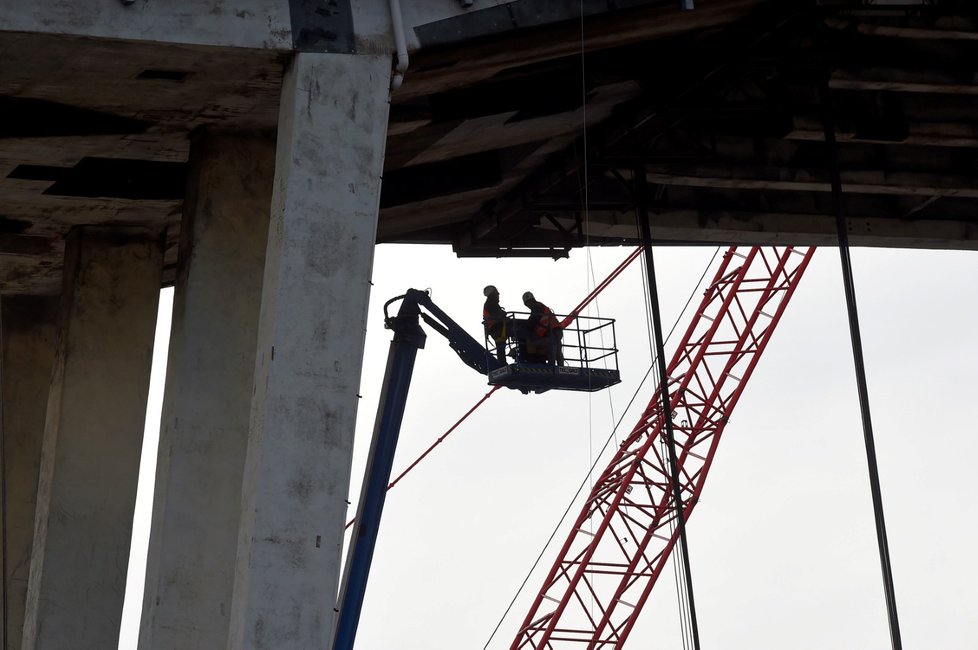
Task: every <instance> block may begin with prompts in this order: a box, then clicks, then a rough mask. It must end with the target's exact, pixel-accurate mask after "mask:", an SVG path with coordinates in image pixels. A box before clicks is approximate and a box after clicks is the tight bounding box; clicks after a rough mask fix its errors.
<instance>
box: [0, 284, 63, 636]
mask: <svg viewBox="0 0 978 650" xmlns="http://www.w3.org/2000/svg"><path fill="white" fill-rule="evenodd" d="M57 316H58V299H57V298H56V297H47V296H43V297H33V296H30V297H28V296H3V297H0V322H2V325H0V326H2V328H3V329H2V332H3V333H2V343H3V348H2V355H3V356H2V360H0V364H2V365H0V383H2V385H3V394H2V395H3V425H2V426H3V471H4V477H3V480H4V482H5V488H6V500H5V501H4V504H3V508H4V509H3V526H4V532H5V544H6V546H5V547H4V552H5V553H6V567H5V568H6V572H5V574H4V582H5V584H6V586H7V588H6V591H5V595H6V602H4V603H3V608H4V609H3V611H4V612H6V620H5V621H4V625H3V626H2V630H0V639H2V642H0V647H3V648H5V649H6V650H19V648H20V642H21V637H22V634H23V627H24V604H25V601H26V599H27V576H28V574H29V573H30V567H31V545H32V540H33V538H34V504H35V502H36V499H37V473H38V469H39V468H40V465H41V440H42V438H43V434H44V413H45V411H46V409H47V402H48V387H49V386H50V383H51V367H52V365H53V363H54V349H55V342H56V340H57Z"/></svg>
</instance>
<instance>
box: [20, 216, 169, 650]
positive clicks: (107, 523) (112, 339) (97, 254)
mask: <svg viewBox="0 0 978 650" xmlns="http://www.w3.org/2000/svg"><path fill="white" fill-rule="evenodd" d="M160 243H161V242H160V240H159V238H158V237H151V236H147V235H146V234H145V233H139V232H134V231H131V230H129V229H127V230H120V229H109V228H79V229H76V230H74V231H72V233H71V234H70V235H69V237H68V241H67V246H66V251H65V268H64V278H65V279H64V285H63V290H62V295H61V308H60V312H61V314H60V323H59V332H58V346H57V352H56V354H55V359H54V369H53V372H52V379H51V388H50V394H49V397H48V406H47V417H46V420H45V427H44V441H43V446H42V452H41V468H40V474H39V478H38V492H37V515H36V517H35V525H34V548H33V551H32V554H31V571H30V582H29V584H28V589H27V609H26V614H25V623H24V641H23V647H24V648H25V650H33V649H35V648H43V649H44V650H49V649H55V650H61V649H68V648H78V649H81V648H91V649H96V648H97V649H99V650H104V649H106V648H115V647H116V646H117V645H118V643H119V624H120V620H121V617H122V604H123V598H124V595H125V588H126V570H127V567H128V563H129V543H130V536H131V533H132V517H133V507H134V504H135V501H136V483H137V479H138V475H139V455H140V447H141V445H142V437H143V436H142V432H143V424H144V420H145V417H146V394H147V390H148V389H149V373H150V367H151V365H152V354H153V338H154V334H155V328H156V310H157V305H158V304H159V291H160V272H161V266H162V247H161V245H160Z"/></svg>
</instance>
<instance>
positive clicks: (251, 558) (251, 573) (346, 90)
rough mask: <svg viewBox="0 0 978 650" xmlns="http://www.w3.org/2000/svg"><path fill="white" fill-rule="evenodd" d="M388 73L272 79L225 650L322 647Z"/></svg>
mask: <svg viewBox="0 0 978 650" xmlns="http://www.w3.org/2000/svg"><path fill="white" fill-rule="evenodd" d="M390 70H391V61H390V57H389V56H352V55H340V54H298V55H297V56H296V57H295V58H294V59H293V61H292V64H291V65H290V68H289V70H288V71H287V73H286V76H285V81H284V84H283V93H282V102H281V109H280V117H279V131H278V144H277V152H276V168H275V189H274V193H273V198H272V215H271V216H272V223H271V228H270V229H269V236H268V249H267V253H266V258H265V259H266V261H265V277H264V286H263V289H262V302H261V314H260V317H259V324H258V354H257V359H256V366H255V396H254V399H253V401H252V411H251V428H250V432H249V440H248V456H247V463H246V466H245V474H244V481H243V486H242V492H243V498H242V517H241V533H240V537H239V543H238V558H237V570H236V576H235V585H234V600H233V603H232V610H231V638H230V641H229V644H228V648H229V649H233V650H242V649H246V650H253V649H258V648H325V647H327V646H328V643H329V640H330V634H331V629H332V625H333V608H334V607H335V602H336V589H337V583H338V581H339V574H340V559H341V558H340V554H341V548H342V543H343V525H344V517H345V515H346V499H347V496H348V489H349V482H350V462H351V451H352V443H353V430H354V420H355V417H356V409H357V389H358V384H359V379H360V366H361V362H362V358H363V341H364V328H365V320H366V311H367V299H368V293H369V289H368V287H369V279H370V271H371V265H372V263H373V248H374V240H375V237H376V228H377V210H378V203H379V193H380V176H381V171H382V168H383V153H384V144H385V140H386V126H387V114H388V84H389V81H390Z"/></svg>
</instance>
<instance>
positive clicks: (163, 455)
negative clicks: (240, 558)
mask: <svg viewBox="0 0 978 650" xmlns="http://www.w3.org/2000/svg"><path fill="white" fill-rule="evenodd" d="M190 163H191V166H190V176H189V183H188V187H187V195H186V200H185V203H184V218H183V224H182V226H181V233H180V234H181V243H180V267H179V270H178V275H177V281H176V292H175V295H174V300H173V325H172V329H171V333H170V350H169V358H168V361H167V378H166V392H165V394H164V398H163V419H162V423H161V430H160V445H159V456H158V459H159V460H158V463H157V470H156V489H155V492H154V504H153V522H152V530H151V533H150V542H149V555H148V558H147V563H146V586H145V592H144V595H143V617H142V622H141V628H140V640H139V647H140V649H142V650H148V649H150V648H154V649H158V650H172V649H173V648H181V649H182V650H193V649H194V648H200V649H202V650H212V649H213V648H224V647H225V645H226V644H227V635H228V620H229V616H230V612H231V592H232V588H233V585H234V561H235V551H236V547H237V543H238V524H239V520H240V518H239V513H240V506H241V478H242V472H243V470H244V462H245V452H246V451H247V447H248V445H247V443H248V421H249V410H250V407H251V392H252V388H253V385H254V370H255V345H256V340H257V337H258V308H259V305H260V303H261V283H262V273H263V270H264V260H265V244H266V240H267V235H268V215H269V207H270V205H271V197H272V179H273V175H274V172H275V140H274V138H273V137H261V136H248V135H235V134H230V133H220V132H209V133H205V134H202V135H201V136H200V137H197V138H196V139H195V140H194V142H193V143H192V146H191V155H190Z"/></svg>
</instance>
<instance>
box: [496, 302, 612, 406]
mask: <svg viewBox="0 0 978 650" xmlns="http://www.w3.org/2000/svg"><path fill="white" fill-rule="evenodd" d="M506 316H507V320H506V328H507V331H506V335H507V336H506V340H505V341H504V342H503V345H502V349H500V348H497V345H496V342H495V341H494V340H493V339H492V338H491V337H490V336H488V335H487V336H486V354H487V355H488V356H489V357H490V358H493V357H495V358H497V359H498V358H499V357H500V356H501V355H500V352H502V353H503V356H504V359H502V360H501V361H502V362H503V363H504V364H505V365H503V366H502V367H498V368H495V369H493V370H490V371H489V375H488V377H489V384H490V385H492V386H505V387H507V388H514V389H516V390H519V391H522V392H524V393H527V392H531V391H532V392H536V393H540V392H543V391H546V390H573V391H585V392H593V391H598V390H601V389H603V388H608V387H609V386H614V385H615V384H617V383H620V382H621V376H620V374H619V372H618V347H617V342H616V340H615V320H614V319H613V318H594V317H590V316H577V317H576V318H574V319H573V320H572V321H571V322H570V323H569V324H568V325H567V326H566V327H564V328H559V329H557V328H555V329H554V331H552V332H551V333H550V335H549V336H547V337H545V338H535V337H533V336H532V335H531V336H530V337H527V336H525V330H526V329H527V326H526V324H525V321H526V318H527V316H528V314H527V313H526V312H508V313H507V315H506ZM556 318H557V320H558V321H563V319H564V317H563V316H560V315H557V317H556Z"/></svg>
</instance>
